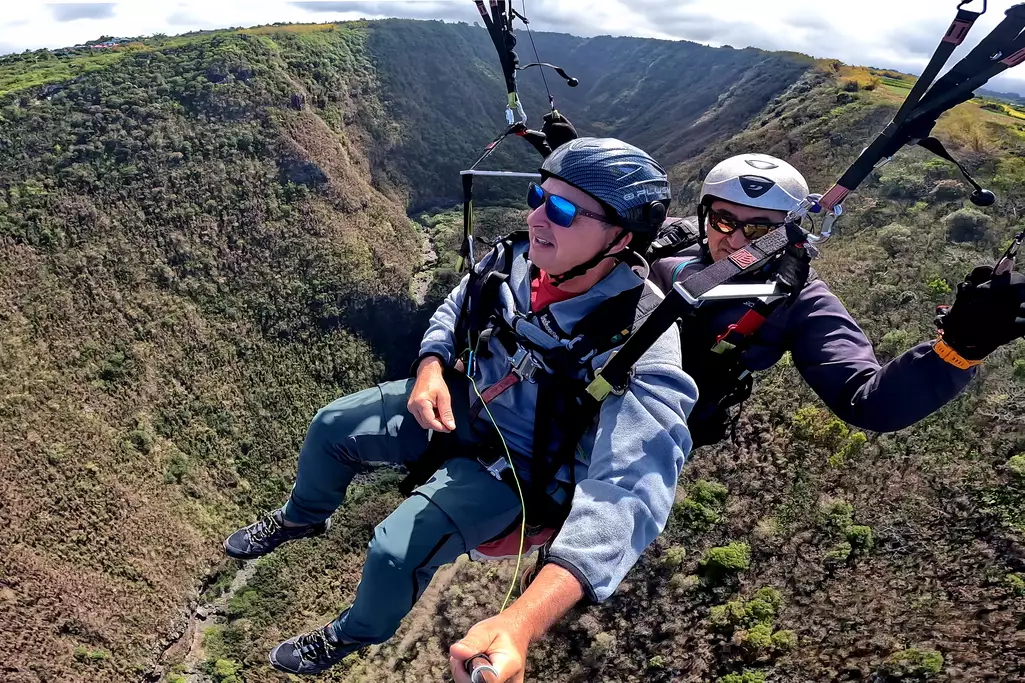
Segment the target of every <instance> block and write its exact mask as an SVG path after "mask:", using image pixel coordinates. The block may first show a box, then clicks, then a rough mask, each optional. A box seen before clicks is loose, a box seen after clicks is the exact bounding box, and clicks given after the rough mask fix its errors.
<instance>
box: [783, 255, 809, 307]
mask: <svg viewBox="0 0 1025 683" xmlns="http://www.w3.org/2000/svg"><path fill="white" fill-rule="evenodd" d="M810 275H811V256H810V255H809V254H808V251H807V249H805V248H804V247H796V246H794V245H792V244H791V245H789V246H787V248H786V250H784V252H783V255H782V256H780V257H779V262H778V264H777V266H776V275H775V276H774V277H775V280H776V281H777V282H779V283H780V284H781V285H783V286H784V287H786V288H787V289H788V290H789V291H790V296H789V297H788V298H789V300H790V301H793V300H794V299H796V298H797V296H798V295H799V294H800V293H801V290H802V289H804V286H805V285H806V284H808V277H809V276H810Z"/></svg>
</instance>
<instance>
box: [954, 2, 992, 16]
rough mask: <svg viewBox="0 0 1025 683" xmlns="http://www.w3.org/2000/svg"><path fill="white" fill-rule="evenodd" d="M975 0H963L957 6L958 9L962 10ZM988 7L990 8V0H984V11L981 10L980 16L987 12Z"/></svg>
mask: <svg viewBox="0 0 1025 683" xmlns="http://www.w3.org/2000/svg"><path fill="white" fill-rule="evenodd" d="M974 1H975V0H961V4H959V5H958V6H957V9H958V11H960V10H961V8H962V7H964V6H965V5H970V4H972V3H973V2H974ZM987 9H989V0H982V11H981V12H979V16H980V17H981V16H982V15H983V14H985V13H986V10H987Z"/></svg>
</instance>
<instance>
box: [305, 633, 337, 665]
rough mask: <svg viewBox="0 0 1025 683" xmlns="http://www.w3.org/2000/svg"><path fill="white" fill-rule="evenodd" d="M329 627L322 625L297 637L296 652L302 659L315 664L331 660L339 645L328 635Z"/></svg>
mask: <svg viewBox="0 0 1025 683" xmlns="http://www.w3.org/2000/svg"><path fill="white" fill-rule="evenodd" d="M329 628H331V627H330V626H322V627H320V628H317V629H313V630H312V631H310V632H309V633H304V634H302V635H301V636H299V637H298V638H296V639H295V652H296V654H297V655H298V656H299V658H300V659H303V660H305V661H307V662H310V663H313V664H316V663H320V662H324V661H330V660H331V658H332V652H333V651H334V650H335V649H336V648H337V646H336V644H335V643H332V642H331V640H330V639H329V638H328V636H327V629H329Z"/></svg>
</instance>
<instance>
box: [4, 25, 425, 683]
mask: <svg viewBox="0 0 1025 683" xmlns="http://www.w3.org/2000/svg"><path fill="white" fill-rule="evenodd" d="M364 45H365V33H364V32H363V30H362V29H361V28H360V27H358V26H356V27H346V28H345V29H340V30H338V31H331V32H318V33H316V34H315V35H309V36H294V35H293V36H288V35H275V36H273V37H269V36H259V37H248V36H246V37H242V36H235V35H230V34H229V35H223V34H222V35H214V36H202V37H199V38H196V39H194V40H191V41H177V42H176V44H175V45H173V46H171V47H166V48H163V49H156V48H154V49H152V50H150V49H146V50H137V51H133V52H130V53H127V54H124V55H123V56H121V58H120V61H119V62H118V66H117V69H116V70H109V69H108V70H105V71H96V72H93V73H89V74H86V75H84V76H82V77H80V78H78V79H77V80H75V81H74V82H73V83H64V84H62V85H61V88H62V89H61V90H60V91H59V92H54V91H53V90H50V91H47V94H48V95H49V96H50V97H49V99H47V98H45V97H44V98H40V99H36V98H35V97H34V96H33V92H32V91H29V92H27V93H21V94H20V95H19V96H17V97H12V98H8V99H6V100H5V101H4V102H3V103H2V104H0V145H2V147H3V149H4V154H3V155H2V156H3V159H2V161H0V187H3V188H4V190H3V192H2V193H0V250H2V252H3V256H2V258H0V298H2V300H3V301H2V305H0V310H2V311H3V313H2V314H0V315H2V317H3V325H2V326H0V348H2V349H3V351H2V353H0V359H2V360H0V368H2V369H0V376H2V381H0V384H2V386H3V387H4V388H3V391H2V392H0V415H2V418H3V419H2V421H0V432H2V435H3V438H2V439H0V441H2V444H3V445H2V446H0V481H2V482H3V484H0V487H2V489H3V495H2V496H0V500H2V501H3V502H2V503H0V521H2V523H3V526H4V527H5V529H6V532H5V534H4V535H3V536H2V538H0V554H2V555H3V557H4V562H3V567H2V568H0V586H2V589H0V590H2V599H0V622H3V623H5V624H17V627H16V628H15V629H14V630H13V631H6V632H5V638H4V645H3V646H0V656H2V657H3V659H4V671H5V673H4V674H3V676H2V677H3V678H4V680H5V681H35V680H44V679H45V680H87V679H91V680H138V679H139V678H140V677H141V675H142V673H143V672H144V671H145V670H147V669H149V667H150V665H151V664H152V663H153V661H154V660H155V659H156V657H157V656H158V655H159V654H160V652H161V651H162V649H163V648H164V647H165V646H166V644H167V638H168V637H171V636H173V635H174V634H175V632H176V631H178V630H179V629H180V627H181V620H182V618H183V614H184V612H183V608H184V607H185V605H186V604H187V603H188V602H189V601H190V599H193V597H194V595H195V590H196V587H197V585H198V582H199V579H200V577H202V576H203V575H205V574H206V573H207V571H208V570H209V568H210V567H211V564H212V563H214V562H221V559H220V558H221V552H220V548H219V543H218V541H219V539H220V538H222V536H223V535H224V534H225V533H226V532H227V531H228V530H230V529H231V528H233V527H234V526H235V525H236V524H237V523H238V522H240V521H243V520H248V519H250V518H251V517H252V515H253V514H254V513H255V511H257V510H261V509H265V508H266V507H267V506H268V505H269V504H271V503H275V502H277V501H279V500H280V499H281V498H282V497H283V496H284V495H285V494H286V493H287V490H288V487H289V485H290V481H291V473H292V471H293V470H294V467H295V456H294V454H295V450H296V447H297V445H298V443H299V440H300V439H301V437H302V434H303V429H304V426H305V424H306V421H307V420H308V419H309V416H310V415H312V413H313V412H314V411H315V410H316V408H317V407H319V406H320V405H322V404H323V403H325V402H326V401H328V400H330V399H332V398H333V397H335V396H337V395H339V394H342V393H346V392H350V391H353V390H356V389H359V388H362V387H364V386H367V385H368V384H369V383H371V382H373V381H374V380H376V379H378V378H380V377H381V376H382V375H383V374H384V372H385V366H386V364H387V365H388V366H389V367H393V366H395V363H396V362H399V363H405V362H407V361H406V360H405V358H406V356H407V355H408V353H409V352H410V351H411V347H410V342H414V341H415V340H414V339H413V337H412V336H410V337H408V338H406V337H403V336H402V335H395V334H394V332H393V331H388V332H387V333H384V329H385V324H384V322H383V321H384V320H391V319H394V317H395V316H410V315H411V314H412V306H411V304H410V303H409V301H408V298H407V288H408V283H409V278H410V275H411V273H412V271H413V269H414V267H415V266H416V265H417V261H418V259H419V240H418V239H417V237H416V235H415V232H414V230H413V227H412V225H411V224H410V222H409V221H408V220H407V219H406V217H405V216H404V215H403V212H402V211H401V210H400V209H399V208H398V207H397V206H396V205H395V203H394V202H393V201H391V200H389V199H388V198H386V197H384V196H383V195H381V194H380V192H378V191H377V190H375V189H373V188H372V187H371V186H370V184H369V182H368V177H369V169H368V162H367V160H366V147H365V144H366V140H367V138H368V134H367V132H366V131H367V128H368V127H370V126H377V124H376V123H375V117H382V116H383V115H382V114H381V111H380V109H379V108H376V109H375V105H374V100H373V97H374V85H373V76H372V71H371V69H370V67H369V64H368V62H367V57H366V54H365V51H364ZM293 95H299V96H305V97H306V98H307V99H308V100H310V101H313V102H316V101H317V98H319V97H322V98H324V100H325V105H324V107H323V108H318V107H313V106H306V107H304V108H303V110H302V111H297V110H295V109H294V108H291V107H290V105H291V103H292V96H293ZM412 348H415V347H412ZM368 525H369V523H368ZM370 526H372V525H369V526H368V527H367V528H369V527H370Z"/></svg>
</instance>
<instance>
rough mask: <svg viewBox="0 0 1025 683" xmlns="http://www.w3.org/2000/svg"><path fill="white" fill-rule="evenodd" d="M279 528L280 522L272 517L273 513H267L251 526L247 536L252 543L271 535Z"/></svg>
mask: <svg viewBox="0 0 1025 683" xmlns="http://www.w3.org/2000/svg"><path fill="white" fill-rule="evenodd" d="M280 530H281V523H280V522H278V520H277V519H276V518H275V517H274V513H273V512H271V513H269V514H267V516H266V517H264V518H263V519H261V520H260V521H259V522H257V523H256V524H254V525H253V528H252V529H250V530H249V538H250V539H251V540H252V541H253V542H254V543H259V542H260V541H262V540H264V539H266V538H268V537H269V536H273V535H274V534H276V533H277V532H278V531H280Z"/></svg>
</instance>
